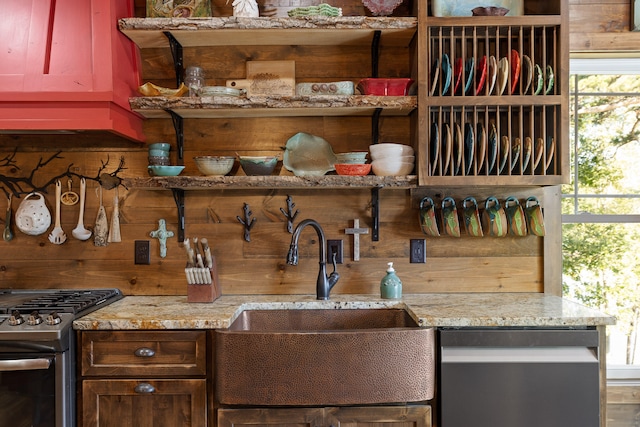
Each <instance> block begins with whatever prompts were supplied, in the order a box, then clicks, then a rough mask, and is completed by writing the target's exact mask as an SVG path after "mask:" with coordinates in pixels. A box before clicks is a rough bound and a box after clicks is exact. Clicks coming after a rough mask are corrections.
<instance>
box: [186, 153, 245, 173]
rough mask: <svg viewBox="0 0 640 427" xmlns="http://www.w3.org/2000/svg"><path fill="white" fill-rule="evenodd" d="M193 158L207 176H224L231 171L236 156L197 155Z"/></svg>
mask: <svg viewBox="0 0 640 427" xmlns="http://www.w3.org/2000/svg"><path fill="white" fill-rule="evenodd" d="M193 160H194V161H195V162H196V166H197V167H198V170H200V172H201V173H203V174H204V175H207V176H224V175H226V174H228V173H229V172H231V169H233V163H234V162H235V160H236V158H235V157H233V156H197V157H194V158H193Z"/></svg>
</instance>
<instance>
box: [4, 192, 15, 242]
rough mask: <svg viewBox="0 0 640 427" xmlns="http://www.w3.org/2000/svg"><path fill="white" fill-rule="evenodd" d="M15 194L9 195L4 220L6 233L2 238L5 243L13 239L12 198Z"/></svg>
mask: <svg viewBox="0 0 640 427" xmlns="http://www.w3.org/2000/svg"><path fill="white" fill-rule="evenodd" d="M12 197H13V194H11V193H9V197H8V198H7V215H6V217H5V220H4V232H3V233H2V238H3V239H4V241H5V242H9V241H11V240H12V239H13V232H12V231H11V198H12Z"/></svg>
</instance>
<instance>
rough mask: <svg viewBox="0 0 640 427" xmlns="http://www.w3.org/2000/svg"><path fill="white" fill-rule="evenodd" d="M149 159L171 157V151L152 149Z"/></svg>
mask: <svg viewBox="0 0 640 427" xmlns="http://www.w3.org/2000/svg"><path fill="white" fill-rule="evenodd" d="M149 157H169V151H165V150H158V149H157V148H154V149H150V150H149Z"/></svg>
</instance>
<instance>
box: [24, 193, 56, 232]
mask: <svg viewBox="0 0 640 427" xmlns="http://www.w3.org/2000/svg"><path fill="white" fill-rule="evenodd" d="M50 225H51V213H50V212H49V209H48V208H47V205H46V203H45V201H44V196H43V195H42V194H41V193H29V194H27V196H26V197H25V198H24V200H23V201H22V202H20V205H19V206H18V210H16V227H18V230H20V231H22V232H23V233H24V234H28V235H30V236H37V235H39V234H42V233H44V232H45V231H47V229H48V228H49V226H50Z"/></svg>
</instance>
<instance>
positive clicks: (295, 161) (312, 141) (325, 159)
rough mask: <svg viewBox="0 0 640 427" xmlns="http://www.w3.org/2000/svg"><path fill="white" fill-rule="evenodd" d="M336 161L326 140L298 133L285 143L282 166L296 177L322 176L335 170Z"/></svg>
mask: <svg viewBox="0 0 640 427" xmlns="http://www.w3.org/2000/svg"><path fill="white" fill-rule="evenodd" d="M336 160H337V159H336V155H335V154H334V153H333V149H332V148H331V145H330V144H329V143H328V142H327V141H326V140H324V139H323V138H321V137H319V136H316V135H311V134H308V133H304V132H299V133H297V134H295V135H293V136H292V137H291V138H289V140H288V141H287V145H286V146H285V150H284V156H283V159H282V164H283V165H284V167H285V168H287V169H288V170H290V171H291V172H293V174H294V175H296V176H322V175H324V174H326V173H327V172H329V171H332V170H335V168H334V166H333V165H334V164H335V163H336Z"/></svg>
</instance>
